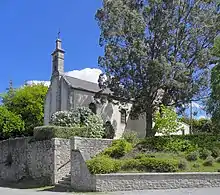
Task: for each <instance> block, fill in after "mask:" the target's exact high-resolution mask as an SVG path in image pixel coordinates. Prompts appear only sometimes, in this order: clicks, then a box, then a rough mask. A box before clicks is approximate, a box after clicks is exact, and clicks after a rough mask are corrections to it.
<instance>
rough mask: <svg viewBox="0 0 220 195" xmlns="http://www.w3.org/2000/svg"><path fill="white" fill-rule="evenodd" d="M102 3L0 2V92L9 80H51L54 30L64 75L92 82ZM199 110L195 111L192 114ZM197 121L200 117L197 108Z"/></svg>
mask: <svg viewBox="0 0 220 195" xmlns="http://www.w3.org/2000/svg"><path fill="white" fill-rule="evenodd" d="M101 5H102V0H87V1H86V2H85V1H82V0H65V1H61V0H38V1H32V0H22V1H18V0H0V24H1V26H0V44H1V45H0V68H1V69H0V70H1V77H0V93H1V92H4V91H5V90H6V88H7V87H8V84H9V80H10V79H12V80H13V85H14V87H19V86H21V85H23V84H24V82H25V81H30V80H40V81H42V80H43V81H47V80H49V79H50V75H51V55H50V54H51V53H52V51H53V50H54V48H55V40H56V37H57V33H58V31H59V29H60V30H61V38H62V41H63V48H64V49H65V51H66V55H65V71H73V70H82V69H83V71H75V72H70V74H71V75H72V76H75V77H78V78H84V79H85V78H86V79H88V80H91V81H96V78H97V76H98V75H99V73H100V72H99V71H98V70H97V69H95V70H94V69H85V68H97V67H98V63H97V61H98V56H100V55H102V53H103V52H102V51H103V50H102V48H100V46H99V35H100V30H99V27H98V24H97V22H96V21H95V13H96V10H97V9H98V8H100V7H101ZM198 107H199V105H198V106H194V108H195V109H196V110H197V109H198ZM199 110H200V111H199V114H198V117H199V116H203V115H205V113H204V112H203V111H201V109H199Z"/></svg>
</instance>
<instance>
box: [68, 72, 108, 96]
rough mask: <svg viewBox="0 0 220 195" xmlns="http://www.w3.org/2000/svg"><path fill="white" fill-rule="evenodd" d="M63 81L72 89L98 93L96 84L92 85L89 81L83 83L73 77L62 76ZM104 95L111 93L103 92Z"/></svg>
mask: <svg viewBox="0 0 220 195" xmlns="http://www.w3.org/2000/svg"><path fill="white" fill-rule="evenodd" d="M64 79H65V80H66V81H67V83H68V84H69V85H70V86H72V87H73V88H74V89H80V90H86V91H91V92H95V93H97V92H99V91H101V89H100V88H99V85H98V84H97V83H92V82H89V81H85V80H82V79H77V78H75V77H71V76H67V75H64ZM103 93H105V94H109V93H111V91H110V90H109V89H106V90H104V92H103Z"/></svg>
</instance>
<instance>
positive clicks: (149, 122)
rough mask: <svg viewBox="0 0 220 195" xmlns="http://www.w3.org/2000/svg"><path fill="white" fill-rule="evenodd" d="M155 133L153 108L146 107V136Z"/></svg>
mask: <svg viewBox="0 0 220 195" xmlns="http://www.w3.org/2000/svg"><path fill="white" fill-rule="evenodd" d="M155 134H156V132H155V130H153V110H152V109H148V111H147V112H146V137H152V136H154V135H155Z"/></svg>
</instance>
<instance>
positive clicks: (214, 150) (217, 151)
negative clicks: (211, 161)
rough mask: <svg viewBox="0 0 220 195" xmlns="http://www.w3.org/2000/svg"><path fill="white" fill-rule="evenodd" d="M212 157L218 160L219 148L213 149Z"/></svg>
mask: <svg viewBox="0 0 220 195" xmlns="http://www.w3.org/2000/svg"><path fill="white" fill-rule="evenodd" d="M211 152H212V155H211V156H213V157H214V158H217V157H219V156H220V148H219V147H213V148H212V149H211Z"/></svg>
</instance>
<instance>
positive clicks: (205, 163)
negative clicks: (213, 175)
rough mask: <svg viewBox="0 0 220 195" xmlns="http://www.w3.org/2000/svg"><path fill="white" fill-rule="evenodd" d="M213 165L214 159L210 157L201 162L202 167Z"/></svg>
mask: <svg viewBox="0 0 220 195" xmlns="http://www.w3.org/2000/svg"><path fill="white" fill-rule="evenodd" d="M213 163H214V158H213V157H212V156H208V157H207V158H206V160H205V161H204V162H203V165H204V166H212V165H213Z"/></svg>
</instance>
